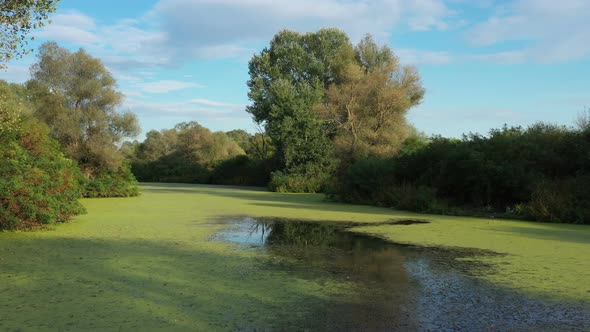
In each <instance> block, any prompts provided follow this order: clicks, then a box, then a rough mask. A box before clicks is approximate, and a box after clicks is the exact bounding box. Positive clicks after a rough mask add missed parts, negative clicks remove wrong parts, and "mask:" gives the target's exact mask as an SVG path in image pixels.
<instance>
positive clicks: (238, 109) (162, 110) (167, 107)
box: [123, 98, 250, 120]
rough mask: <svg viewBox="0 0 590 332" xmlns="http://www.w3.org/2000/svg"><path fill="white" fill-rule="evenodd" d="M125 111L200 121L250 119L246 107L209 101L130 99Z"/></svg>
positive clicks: (126, 103)
mask: <svg viewBox="0 0 590 332" xmlns="http://www.w3.org/2000/svg"><path fill="white" fill-rule="evenodd" d="M123 108H124V109H129V110H131V111H132V112H134V113H136V114H138V115H141V116H177V117H184V118H187V119H188V118H189V117H195V116H197V117H199V119H209V120H222V119H238V118H239V119H249V118H250V114H248V113H247V112H246V111H245V105H240V104H232V103H225V102H216V101H212V100H207V99H196V100H187V101H181V102H146V101H141V100H137V99H133V98H130V99H129V100H127V101H126V102H125V104H124V105H123Z"/></svg>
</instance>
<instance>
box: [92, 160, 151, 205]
mask: <svg viewBox="0 0 590 332" xmlns="http://www.w3.org/2000/svg"><path fill="white" fill-rule="evenodd" d="M138 195H139V187H138V183H137V180H136V179H135V177H134V176H133V173H131V167H130V166H129V164H127V163H123V164H122V165H121V166H120V167H119V168H118V169H117V170H115V171H113V170H109V169H105V170H101V171H100V172H99V173H98V174H97V176H96V177H94V178H92V179H86V180H85V186H84V197H132V196H138Z"/></svg>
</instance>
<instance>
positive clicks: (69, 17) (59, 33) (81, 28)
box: [33, 11, 102, 45]
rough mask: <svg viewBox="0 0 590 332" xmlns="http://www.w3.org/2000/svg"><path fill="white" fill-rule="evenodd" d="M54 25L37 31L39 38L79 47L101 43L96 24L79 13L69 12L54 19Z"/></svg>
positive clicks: (36, 34)
mask: <svg viewBox="0 0 590 332" xmlns="http://www.w3.org/2000/svg"><path fill="white" fill-rule="evenodd" d="M51 20H52V23H51V24H49V25H47V26H46V27H45V28H44V29H42V30H39V31H36V32H34V33H33V35H34V36H35V37H37V38H44V39H49V40H59V41H63V42H70V43H74V44H79V45H89V44H93V43H99V42H101V40H102V38H101V37H99V36H98V35H97V34H96V33H95V32H94V31H96V23H95V22H94V19H93V18H91V17H90V16H87V15H85V14H82V13H80V12H77V11H69V12H66V13H63V14H57V15H55V16H53V17H52V19H51Z"/></svg>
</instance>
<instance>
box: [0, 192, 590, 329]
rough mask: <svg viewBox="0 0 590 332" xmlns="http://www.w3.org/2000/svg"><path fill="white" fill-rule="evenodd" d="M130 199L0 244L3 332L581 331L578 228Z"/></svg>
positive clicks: (94, 204) (178, 196)
mask: <svg viewBox="0 0 590 332" xmlns="http://www.w3.org/2000/svg"><path fill="white" fill-rule="evenodd" d="M141 188H142V195H141V196H140V197H134V198H113V199H85V200H82V203H83V204H84V206H85V207H86V208H87V210H88V214H86V215H83V216H79V217H77V218H76V219H75V220H73V221H72V222H70V223H67V224H62V225H57V226H55V227H52V228H51V229H48V230H43V231H36V232H16V233H0V281H1V282H0V331H56V330H59V331H80V330H84V331H85V330H95V331H137V330H142V331H144V330H159V331H228V330H230V331H236V330H237V331H244V330H245V331H283V330H301V329H306V328H307V329H309V330H363V331H367V330H396V329H397V330H409V331H413V330H431V331H433V330H464V331H468V330H480V329H483V330H498V331H502V330H527V329H528V330H535V331H536V330H539V329H541V330H589V325H588V312H589V310H590V309H589V308H590V286H589V285H590V282H589V280H590V261H589V260H588V259H587V258H588V257H590V227H584V226H579V225H557V224H541V223H530V222H519V221H511V220H499V219H494V220H489V219H478V218H460V217H451V216H434V215H420V214H416V213H409V212H404V211H395V210H391V209H384V208H376V207H369V206H355V205H347V204H339V203H334V202H327V201H325V199H324V196H322V195H314V194H278V193H270V192H267V191H265V190H262V189H259V188H233V187H223V186H202V185H178V184H143V185H142V186H141ZM238 215H239V216H253V217H254V218H250V219H248V217H233V216H238ZM228 216H229V217H228ZM277 218H278V219H280V220H282V222H277ZM303 220H305V221H315V223H311V224H310V223H305V222H301V221H303ZM408 220H409V221H411V222H408ZM416 221H422V222H421V223H416ZM252 227H254V231H253V232H252V233H251V234H250V233H249V232H250V231H252ZM256 227H257V228H256ZM256 229H257V230H256ZM263 229H264V236H262V234H260V232H261V231H262V230H263ZM232 239H233V241H232ZM243 239H248V240H246V242H247V241H253V242H252V243H244V241H243ZM257 241H258V242H257Z"/></svg>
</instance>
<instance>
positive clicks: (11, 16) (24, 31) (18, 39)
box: [0, 0, 59, 69]
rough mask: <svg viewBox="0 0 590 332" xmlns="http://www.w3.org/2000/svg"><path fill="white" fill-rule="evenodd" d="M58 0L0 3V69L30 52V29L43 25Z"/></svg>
mask: <svg viewBox="0 0 590 332" xmlns="http://www.w3.org/2000/svg"><path fill="white" fill-rule="evenodd" d="M58 1H59V0H3V1H2V3H0V69H1V68H4V67H5V66H6V63H7V62H8V61H10V60H11V59H13V58H18V57H21V56H23V55H24V54H27V53H29V52H31V49H30V48H28V44H29V40H30V39H32V38H30V39H29V37H28V35H29V33H30V31H31V30H32V29H36V28H39V27H42V26H43V25H45V23H46V22H47V20H48V18H49V14H51V13H52V12H54V11H55V10H56V7H57V3H58Z"/></svg>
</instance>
